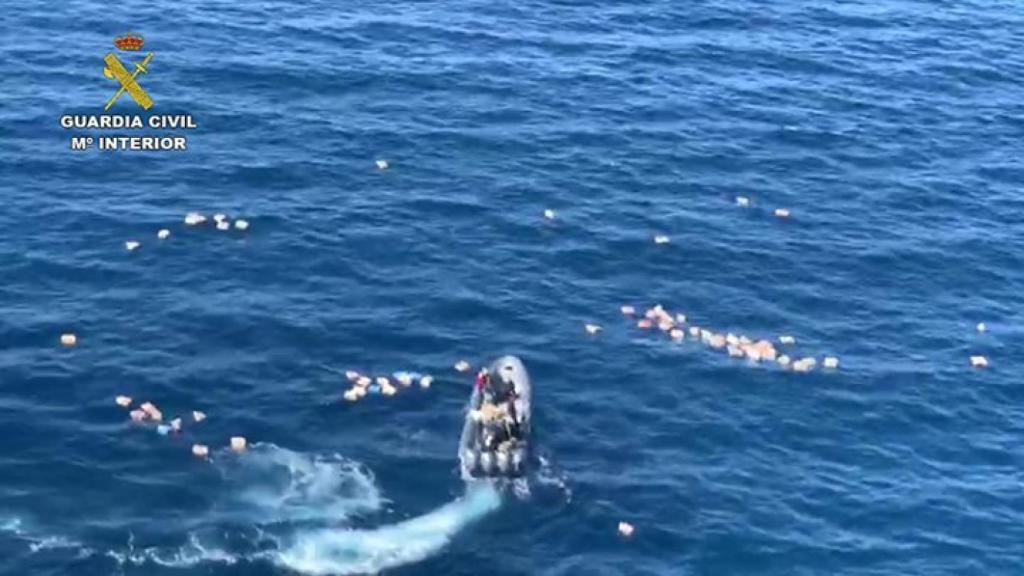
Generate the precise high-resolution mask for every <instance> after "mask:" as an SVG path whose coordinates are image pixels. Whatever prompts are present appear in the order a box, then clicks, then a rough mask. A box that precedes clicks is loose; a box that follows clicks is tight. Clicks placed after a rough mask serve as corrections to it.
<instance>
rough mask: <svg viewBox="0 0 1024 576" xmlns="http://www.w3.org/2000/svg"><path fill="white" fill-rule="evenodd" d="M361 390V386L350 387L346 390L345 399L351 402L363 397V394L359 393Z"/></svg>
mask: <svg viewBox="0 0 1024 576" xmlns="http://www.w3.org/2000/svg"><path fill="white" fill-rule="evenodd" d="M359 390H360V388H349V389H348V390H345V394H344V395H343V396H344V397H345V400H348V401H349V402H355V401H356V400H359V399H360V398H362V396H360V395H359V392H358V391H359Z"/></svg>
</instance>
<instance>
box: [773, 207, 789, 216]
mask: <svg viewBox="0 0 1024 576" xmlns="http://www.w3.org/2000/svg"><path fill="white" fill-rule="evenodd" d="M775 215H776V216H777V217H779V218H789V210H787V209H785V208H776V209H775Z"/></svg>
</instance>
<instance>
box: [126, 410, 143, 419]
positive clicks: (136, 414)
mask: <svg viewBox="0 0 1024 576" xmlns="http://www.w3.org/2000/svg"><path fill="white" fill-rule="evenodd" d="M128 416H129V417H131V419H132V422H142V421H143V420H145V419H146V413H145V412H143V411H142V410H132V411H131V412H129V413H128Z"/></svg>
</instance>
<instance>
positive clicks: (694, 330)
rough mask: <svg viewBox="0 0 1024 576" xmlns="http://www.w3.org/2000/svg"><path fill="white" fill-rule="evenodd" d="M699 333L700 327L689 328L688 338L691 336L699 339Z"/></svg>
mask: <svg viewBox="0 0 1024 576" xmlns="http://www.w3.org/2000/svg"><path fill="white" fill-rule="evenodd" d="M700 333H701V330H700V326H690V336H693V337H694V338H699V337H700Z"/></svg>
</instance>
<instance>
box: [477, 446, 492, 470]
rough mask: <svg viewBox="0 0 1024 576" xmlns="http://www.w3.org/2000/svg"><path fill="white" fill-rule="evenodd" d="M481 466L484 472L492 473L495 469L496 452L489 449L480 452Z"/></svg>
mask: <svg viewBox="0 0 1024 576" xmlns="http://www.w3.org/2000/svg"><path fill="white" fill-rule="evenodd" d="M480 468H481V469H482V470H483V471H484V474H490V473H492V472H493V471H494V454H493V453H491V452H490V451H488V450H484V451H482V452H480Z"/></svg>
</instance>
